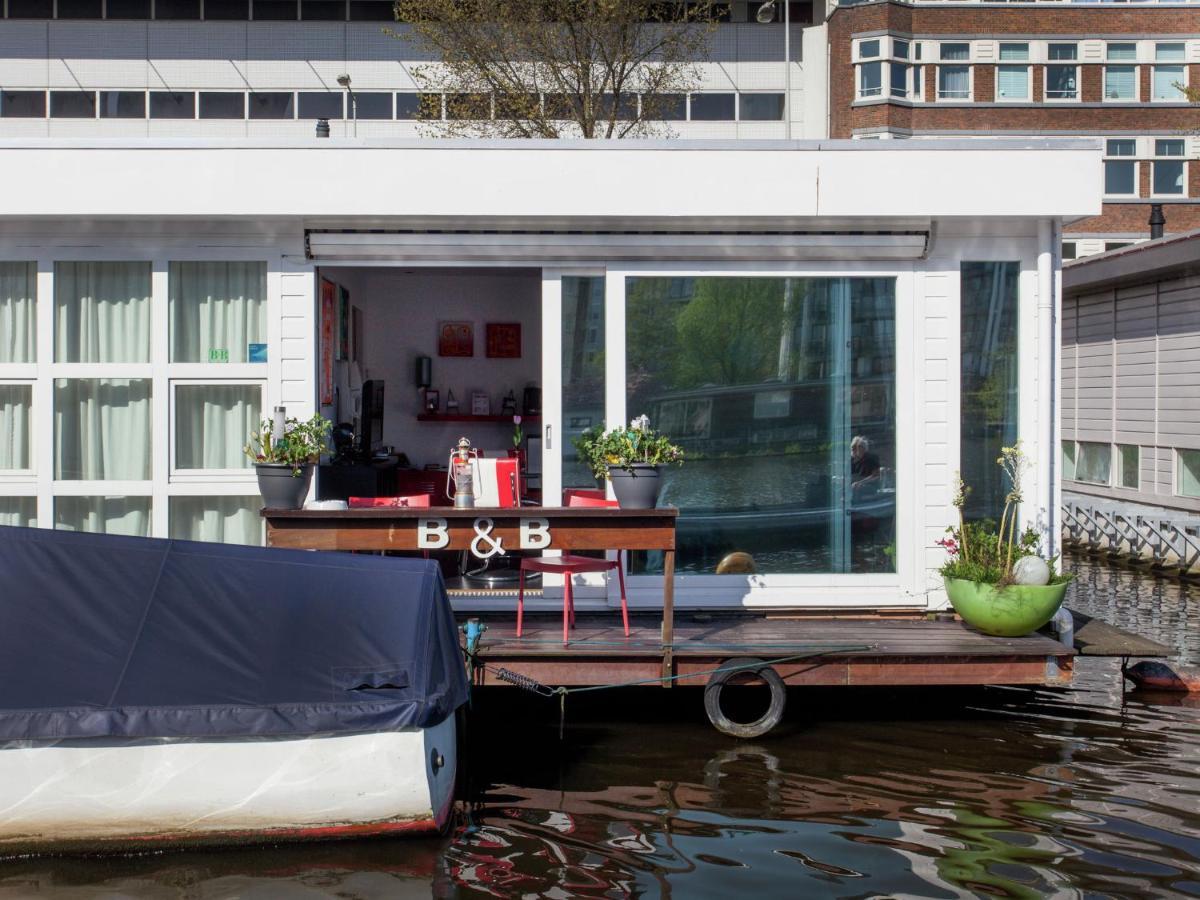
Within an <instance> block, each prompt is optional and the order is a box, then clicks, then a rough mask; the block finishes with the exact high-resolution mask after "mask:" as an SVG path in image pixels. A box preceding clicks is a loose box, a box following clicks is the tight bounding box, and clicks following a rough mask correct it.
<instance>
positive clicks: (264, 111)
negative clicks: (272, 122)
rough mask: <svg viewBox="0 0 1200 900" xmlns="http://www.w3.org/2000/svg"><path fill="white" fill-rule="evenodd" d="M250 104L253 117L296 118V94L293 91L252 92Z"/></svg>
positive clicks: (251, 116)
mask: <svg viewBox="0 0 1200 900" xmlns="http://www.w3.org/2000/svg"><path fill="white" fill-rule="evenodd" d="M249 105H250V118H252V119H294V118H296V95H295V94H293V93H292V92H291V91H270V92H266V93H251V94H250V98H249Z"/></svg>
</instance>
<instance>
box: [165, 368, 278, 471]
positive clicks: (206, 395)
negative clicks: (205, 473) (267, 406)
mask: <svg viewBox="0 0 1200 900" xmlns="http://www.w3.org/2000/svg"><path fill="white" fill-rule="evenodd" d="M261 406H262V388H261V387H259V386H258V385H256V384H196V385H191V384H189V385H182V384H181V385H179V386H178V387H176V388H175V466H176V468H179V469H245V468H249V467H250V460H248V459H247V458H246V454H245V453H243V452H242V448H243V447H244V446H245V445H246V442H247V441H248V440H249V439H250V432H251V431H253V430H254V429H255V428H256V427H257V426H258V423H259V418H260V413H261Z"/></svg>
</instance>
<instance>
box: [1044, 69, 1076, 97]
mask: <svg viewBox="0 0 1200 900" xmlns="http://www.w3.org/2000/svg"><path fill="white" fill-rule="evenodd" d="M1052 66H1060V67H1063V68H1074V69H1075V96H1073V97H1051V96H1050V68H1051V67H1052ZM1080 74H1081V73H1080V71H1079V63H1078V62H1074V63H1072V62H1070V61H1065V62H1048V63H1046V65H1045V66H1044V67H1043V69H1042V102H1044V103H1078V102H1079V99H1080V97H1081V96H1082V95H1083V84H1082V79H1081V78H1080Z"/></svg>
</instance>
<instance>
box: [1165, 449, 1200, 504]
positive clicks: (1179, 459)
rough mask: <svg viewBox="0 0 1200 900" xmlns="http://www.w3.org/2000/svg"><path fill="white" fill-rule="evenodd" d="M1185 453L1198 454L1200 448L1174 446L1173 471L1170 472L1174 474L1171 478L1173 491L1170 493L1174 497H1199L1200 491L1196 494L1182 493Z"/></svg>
mask: <svg viewBox="0 0 1200 900" xmlns="http://www.w3.org/2000/svg"><path fill="white" fill-rule="evenodd" d="M1185 453H1196V454H1200V450H1195V449H1193V448H1191V447H1176V448H1175V465H1174V467H1173V472H1172V473H1171V474H1172V475H1173V476H1174V479H1173V480H1174V482H1175V483H1174V485H1173V487H1174V491H1172V493H1173V494H1174V495H1175V496H1176V497H1188V498H1191V499H1200V493H1196V494H1185V493H1183V454H1185Z"/></svg>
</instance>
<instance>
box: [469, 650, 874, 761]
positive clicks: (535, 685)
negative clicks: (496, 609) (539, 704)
mask: <svg viewBox="0 0 1200 900" xmlns="http://www.w3.org/2000/svg"><path fill="white" fill-rule="evenodd" d="M704 646H705V649H708V647H709V646H710V645H708V644H705V645H704ZM747 646H749V645H747ZM756 646H758V647H759V648H761V647H763V646H764V645H762V644H758V645H756ZM809 646H811V645H809ZM872 646H873V645H870V644H845V645H837V646H825V647H817V648H814V649H812V650H810V651H809V652H807V653H798V654H793V655H791V656H781V657H778V658H776V659H766V660H761V661H759V660H755V661H754V662H751V663H743V664H742V665H739V666H730V665H719V666H717V667H716V668H715V669H706V670H704V671H700V672H688V673H686V674H685V673H679V674H676V675H660V676H658V677H657V678H641V679H636V680H634V681H618V682H613V683H611V684H587V685H580V686H579V687H566V686H565V685H559V686H558V687H551V686H550V685H548V684H542V682H540V681H538V680H537V679H536V678H530V677H529V676H528V675H522V674H521V673H520V672H514V671H512V670H511V669H505V668H503V667H502V666H493V665H490V664H488V663H477V664H476V665H477V666H478V668H480V669H482V670H483V671H485V672H491V673H492V674H493V675H495V676H496V678H498V679H499V680H500V681H504V682H507V683H508V684H511V685H515V686H516V687H519V688H521V689H522V690H525V691H529V692H530V693H532V694H537V695H538V696H539V697H558V708H559V717H558V739H559V740H560V741H561V740H562V737H563V728H564V726H565V723H566V718H567V695H568V694H583V693H589V692H591V691H607V690H612V689H613V688H624V687H638V686H640V685H645V684H670V683H672V682H675V681H679V680H681V679H684V678H701V677H703V676H705V675H715V674H716V673H717V672H722V671H724V672H733V673H736V672H747V671H758V670H759V669H762V668H766V667H768V666H778V665H782V664H783V663H789V662H799V661H800V660H803V659H815V658H817V657H820V656H829V655H830V654H834V653H849V652H852V651H858V650H870V649H871V647H872Z"/></svg>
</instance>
